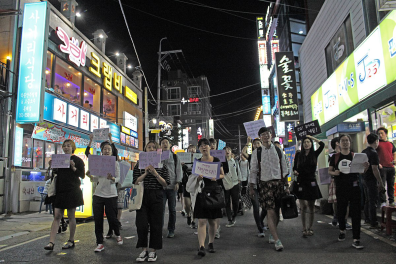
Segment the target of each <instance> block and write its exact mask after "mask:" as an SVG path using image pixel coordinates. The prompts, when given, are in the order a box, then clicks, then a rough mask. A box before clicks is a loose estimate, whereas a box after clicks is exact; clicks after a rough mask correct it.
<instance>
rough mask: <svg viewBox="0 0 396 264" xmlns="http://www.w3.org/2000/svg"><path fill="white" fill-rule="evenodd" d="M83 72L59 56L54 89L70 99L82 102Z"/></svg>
mask: <svg viewBox="0 0 396 264" xmlns="http://www.w3.org/2000/svg"><path fill="white" fill-rule="evenodd" d="M81 80H82V75H81V72H79V71H77V70H76V69H74V68H73V67H72V66H70V65H69V64H67V63H66V62H64V61H63V60H61V59H59V58H57V60H56V65H55V81H54V90H55V92H56V93H58V94H61V95H62V96H63V97H65V98H66V99H68V100H69V101H71V102H73V103H76V104H81V97H80V93H81Z"/></svg>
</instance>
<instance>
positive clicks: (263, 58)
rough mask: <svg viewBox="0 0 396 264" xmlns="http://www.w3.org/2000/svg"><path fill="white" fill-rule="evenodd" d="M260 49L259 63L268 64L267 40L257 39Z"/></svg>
mask: <svg viewBox="0 0 396 264" xmlns="http://www.w3.org/2000/svg"><path fill="white" fill-rule="evenodd" d="M257 45H258V51H259V63H260V65H264V64H268V58H267V42H266V41H264V40H263V41H257Z"/></svg>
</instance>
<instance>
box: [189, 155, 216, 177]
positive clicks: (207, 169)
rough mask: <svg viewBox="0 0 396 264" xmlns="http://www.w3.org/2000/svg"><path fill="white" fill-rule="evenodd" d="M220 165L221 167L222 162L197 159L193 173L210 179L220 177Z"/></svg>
mask: <svg viewBox="0 0 396 264" xmlns="http://www.w3.org/2000/svg"><path fill="white" fill-rule="evenodd" d="M220 167H221V163H220V162H205V161H199V160H196V159H195V160H194V164H193V168H192V173H194V174H196V175H202V176H203V177H205V178H208V179H213V178H215V179H219V177H220Z"/></svg>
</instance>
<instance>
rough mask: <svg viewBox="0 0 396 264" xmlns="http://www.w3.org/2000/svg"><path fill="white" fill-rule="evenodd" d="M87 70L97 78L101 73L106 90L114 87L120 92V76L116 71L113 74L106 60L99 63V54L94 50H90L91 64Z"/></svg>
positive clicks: (100, 76)
mask: <svg viewBox="0 0 396 264" xmlns="http://www.w3.org/2000/svg"><path fill="white" fill-rule="evenodd" d="M101 66H102V68H101ZM88 70H89V71H90V72H92V73H93V74H94V75H96V76H97V77H99V78H102V75H103V86H104V87H105V88H106V89H107V90H109V91H111V90H112V88H114V89H116V90H117V91H118V92H120V93H121V92H122V89H121V88H122V76H121V75H119V74H118V73H117V72H114V74H113V68H112V67H111V66H110V65H109V64H108V63H107V62H102V65H101V64H100V58H99V56H98V55H96V54H95V53H94V52H91V66H90V67H89V68H88Z"/></svg>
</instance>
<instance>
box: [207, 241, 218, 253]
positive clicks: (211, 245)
mask: <svg viewBox="0 0 396 264" xmlns="http://www.w3.org/2000/svg"><path fill="white" fill-rule="evenodd" d="M208 248H209V250H208V251H209V253H215V252H216V251H215V250H214V247H213V243H209V244H208Z"/></svg>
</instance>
